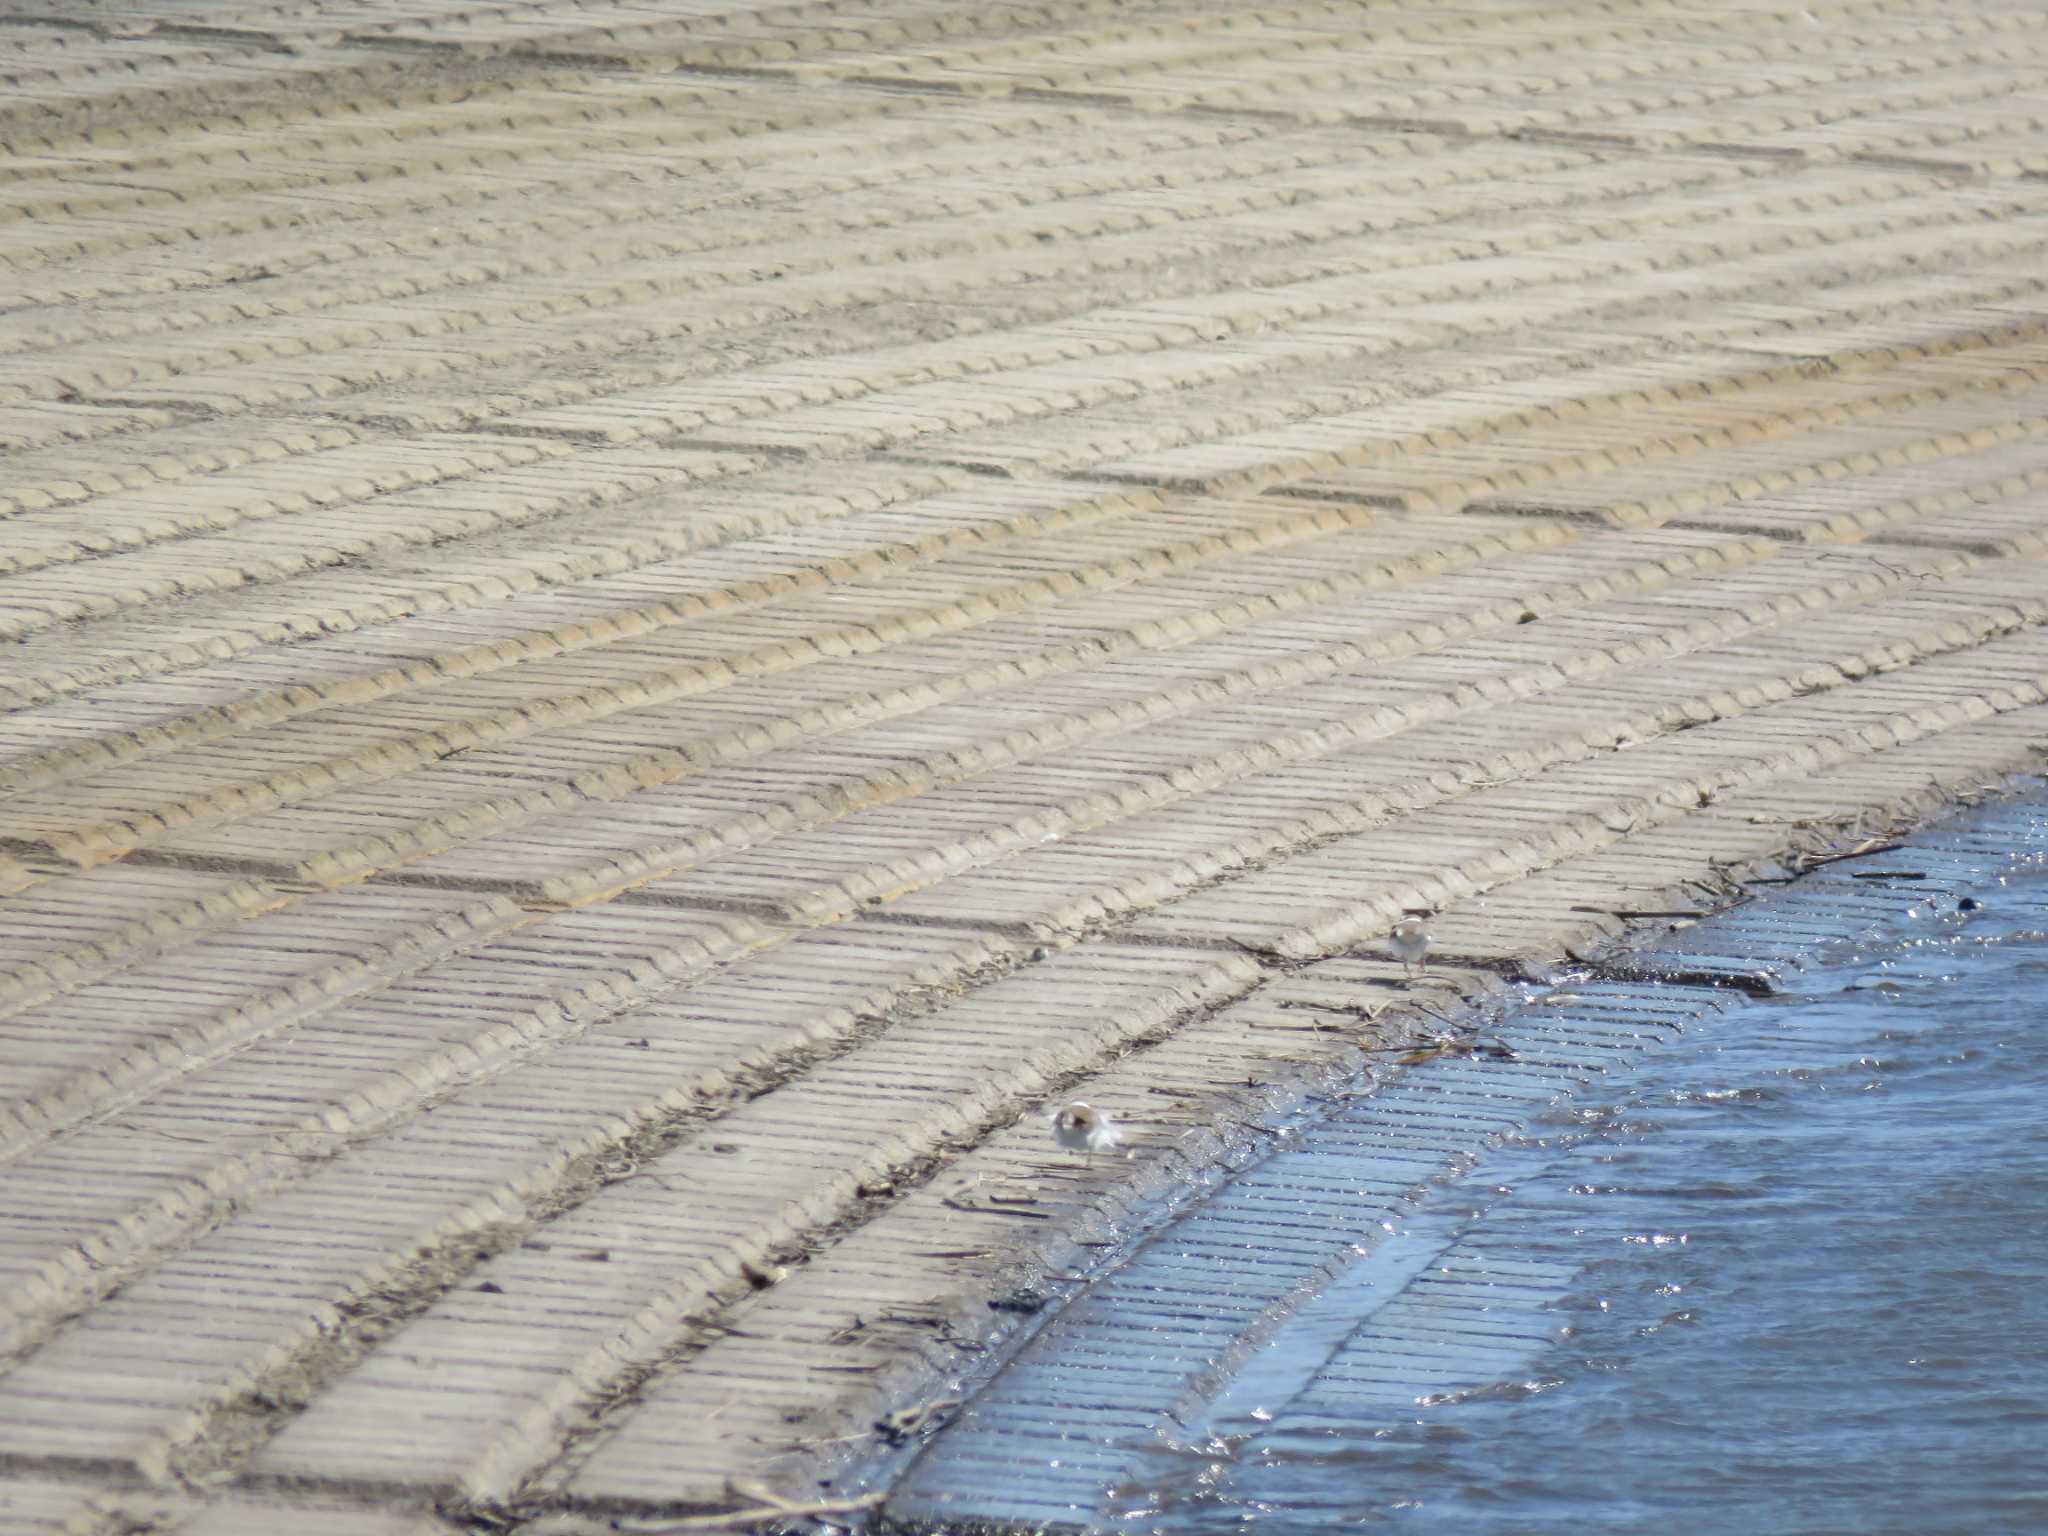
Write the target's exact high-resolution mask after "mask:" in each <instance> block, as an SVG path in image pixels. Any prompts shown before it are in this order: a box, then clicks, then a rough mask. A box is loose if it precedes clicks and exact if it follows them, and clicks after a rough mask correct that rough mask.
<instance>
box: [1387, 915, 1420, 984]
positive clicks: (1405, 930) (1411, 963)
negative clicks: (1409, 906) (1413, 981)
mask: <svg viewBox="0 0 2048 1536" xmlns="http://www.w3.org/2000/svg"><path fill="white" fill-rule="evenodd" d="M1387 948H1389V949H1391V950H1392V951H1393V952H1394V958H1395V959H1396V960H1399V961H1400V962H1401V968H1402V969H1403V970H1405V971H1407V972H1408V973H1409V974H1410V975H1418V974H1420V973H1421V972H1422V971H1424V970H1427V969H1428V967H1429V930H1428V929H1427V928H1425V927H1423V926H1422V919H1421V918H1419V917H1404V918H1402V919H1401V921H1400V922H1398V923H1396V924H1394V928H1393V931H1392V932H1391V933H1389V934H1388V935H1387Z"/></svg>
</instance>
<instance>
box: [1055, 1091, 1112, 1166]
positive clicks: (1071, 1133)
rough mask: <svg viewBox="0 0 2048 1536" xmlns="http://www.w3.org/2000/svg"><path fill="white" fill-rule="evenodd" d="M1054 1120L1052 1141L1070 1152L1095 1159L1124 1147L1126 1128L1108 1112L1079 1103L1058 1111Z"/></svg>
mask: <svg viewBox="0 0 2048 1536" xmlns="http://www.w3.org/2000/svg"><path fill="white" fill-rule="evenodd" d="M1051 1118H1052V1139H1053V1140H1054V1141H1057V1142H1058V1143H1059V1144H1060V1145H1061V1146H1063V1147H1065V1148H1066V1149H1067V1150H1068V1151H1069V1152H1079V1153H1081V1154H1082V1155H1083V1156H1084V1157H1089V1158H1093V1157H1094V1156H1095V1154H1096V1153H1098V1152H1107V1151H1109V1150H1110V1149H1111V1148H1112V1147H1120V1146H1122V1145H1123V1141H1124V1132H1123V1127H1122V1126H1120V1125H1118V1124H1117V1123H1116V1120H1115V1118H1114V1117H1113V1116H1111V1115H1110V1113H1109V1112H1108V1111H1107V1110H1103V1109H1092V1108H1090V1107H1089V1106H1088V1105H1086V1104H1082V1103H1079V1102H1076V1103H1073V1104H1069V1105H1067V1106H1066V1107H1065V1108H1064V1109H1061V1110H1057V1111H1055V1112H1054V1114H1053V1115H1052V1117H1051Z"/></svg>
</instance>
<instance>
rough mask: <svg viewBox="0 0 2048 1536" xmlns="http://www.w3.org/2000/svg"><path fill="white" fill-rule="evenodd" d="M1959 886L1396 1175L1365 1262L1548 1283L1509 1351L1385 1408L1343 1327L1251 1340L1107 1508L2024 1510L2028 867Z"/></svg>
mask: <svg viewBox="0 0 2048 1536" xmlns="http://www.w3.org/2000/svg"><path fill="white" fill-rule="evenodd" d="M1984 894H1985V897H1986V906H1985V908H1984V909H1983V910H1981V911H1979V912H1975V913H1971V914H1968V915H1959V914H1956V913H1954V912H1953V911H1949V912H1944V913H1940V914H1936V913H1933V912H1931V911H1930V912H1922V913H1920V914H1919V915H1918V917H1917V920H1916V923H1915V934H1914V936H1913V937H1911V938H1909V939H1907V940H1905V941H1904V942H1901V943H1898V944H1895V945H1890V946H1888V947H1885V948H1883V949H1872V950H1868V951H1865V952H1862V953H1859V954H1854V955H1848V956H1844V957H1842V958H1841V959H1840V960H1839V962H1838V963H1834V964H1831V965H1829V966H1827V967H1825V968H1822V969H1819V970H1815V971H1811V972H1807V973H1804V974H1802V975H1800V976H1798V977H1796V978H1794V979H1793V980H1792V982H1791V983H1790V985H1792V986H1793V987H1794V988H1796V991H1795V992H1794V993H1793V994H1792V995H1789V996H1785V997H1781V998H1779V999H1775V1000H1771V1001H1768V1002H1762V1003H1759V1004H1757V1005H1755V1006H1754V1007H1752V1008H1745V1009H1743V1010H1741V1017H1740V1019H1739V1021H1734V1022H1731V1025H1730V1026H1729V1027H1725V1028H1721V1029H1718V1030H1704V1031H1701V1032H1699V1033H1698V1035H1697V1037H1695V1038H1691V1039H1688V1040H1686V1041H1684V1042H1682V1043H1680V1044H1678V1045H1677V1046H1675V1047H1673V1048H1671V1049H1669V1050H1666V1051H1662V1052H1656V1053H1652V1054H1651V1055H1650V1056H1649V1057H1647V1058H1646V1059H1645V1060H1644V1061H1643V1062H1642V1064H1641V1065H1640V1066H1639V1067H1638V1068H1636V1069H1634V1070H1631V1071H1628V1072H1625V1073H1618V1074H1616V1075H1615V1076H1614V1077H1612V1078H1611V1079H1609V1080H1607V1081H1606V1082H1604V1083H1603V1084H1601V1085H1600V1086H1599V1087H1596V1088H1594V1089H1593V1090H1591V1091H1590V1092H1588V1093H1585V1094H1582V1095H1580V1096H1579V1097H1577V1098H1575V1099H1573V1100H1572V1101H1570V1104H1569V1106H1568V1107H1567V1108H1564V1109H1562V1110H1560V1111H1559V1112H1558V1113H1557V1114H1555V1115H1554V1116H1552V1117H1550V1118H1547V1119H1543V1120H1539V1121H1537V1122H1535V1123H1534V1124H1532V1125H1531V1126H1530V1127H1529V1130H1528V1132H1527V1133H1526V1134H1525V1135H1523V1136H1521V1137H1518V1138H1515V1139H1513V1140H1511V1141H1510V1142H1508V1143H1506V1144H1505V1145H1503V1146H1501V1147H1500V1148H1499V1149H1498V1150H1497V1151H1496V1152H1493V1153H1490V1154H1488V1156H1487V1157H1486V1158H1485V1160H1484V1161H1483V1162H1482V1163H1481V1164H1480V1165H1479V1166H1478V1167H1477V1168H1476V1169H1475V1170H1474V1171H1473V1173H1472V1174H1471V1175H1469V1176H1468V1177H1466V1178H1464V1179H1461V1180H1459V1181H1458V1182H1457V1183H1455V1184H1453V1185H1449V1186H1445V1187H1444V1188H1441V1189H1439V1190H1436V1191H1434V1192H1433V1193H1432V1194H1431V1195H1430V1196H1429V1197H1428V1198H1427V1199H1425V1200H1424V1201H1423V1203H1422V1204H1421V1206H1420V1207H1419V1208H1418V1209H1417V1211H1416V1213H1415V1215H1414V1217H1413V1219H1412V1220H1411V1221H1410V1222H1409V1224H1408V1226H1409V1228H1410V1230H1409V1231H1408V1232H1406V1233H1403V1234H1396V1235H1395V1236H1394V1237H1393V1238H1392V1239H1391V1240H1390V1242H1389V1244H1388V1249H1389V1252H1390V1253H1393V1254H1396V1255H1398V1251H1399V1249H1400V1247H1401V1244H1402V1243H1403V1242H1404V1241H1409V1240H1412V1241H1413V1242H1414V1243H1415V1244H1416V1245H1417V1246H1418V1250H1419V1251H1427V1252H1430V1253H1434V1252H1437V1251H1439V1250H1440V1249H1441V1248H1442V1245H1443V1241H1444V1239H1445V1237H1446V1236H1447V1235H1448V1236H1449V1237H1450V1238H1451V1239H1452V1240H1453V1241H1461V1242H1463V1241H1469V1242H1471V1243H1475V1244H1478V1245H1479V1246H1480V1247H1481V1248H1482V1249H1483V1250H1484V1252H1485V1253H1486V1254H1487V1255H1488V1256H1489V1257H1490V1258H1492V1259H1496V1260H1501V1261H1503V1262H1506V1263H1508V1264H1515V1263H1523V1264H1526V1266H1527V1269H1528V1272H1529V1273H1530V1274H1531V1275H1534V1276H1547V1277H1551V1279H1550V1281H1549V1283H1536V1284H1534V1288H1533V1289H1532V1291H1531V1293H1530V1295H1529V1296H1528V1297H1527V1298H1526V1299H1525V1300H1524V1302H1523V1303H1521V1304H1519V1305H1517V1304H1509V1305H1506V1306H1505V1307H1504V1308H1503V1309H1502V1310H1501V1314H1500V1316H1501V1321H1500V1322H1499V1324H1498V1330H1499V1338H1498V1339H1496V1340H1494V1341H1493V1344H1492V1345H1491V1346H1490V1347H1495V1348H1505V1349H1507V1350H1509V1351H1510V1352H1515V1351H1520V1352H1523V1353H1526V1359H1523V1360H1520V1361H1517V1362H1515V1363H1513V1365H1512V1366H1511V1368H1505V1369H1501V1370H1499V1372H1498V1374H1497V1375H1496V1377H1495V1379H1494V1380H1492V1382H1491V1383H1490V1384H1489V1385H1485V1386H1481V1387H1478V1388H1476V1389H1472V1390H1466V1391H1459V1392H1455V1393H1450V1394H1445V1395H1444V1396H1442V1397H1441V1398H1438V1399H1433V1400H1424V1401H1419V1402H1418V1401H1413V1400H1409V1401H1406V1402H1404V1403H1402V1404H1401V1405H1400V1406H1399V1407H1398V1408H1389V1407H1388V1406H1387V1405H1386V1404H1385V1403H1384V1402H1383V1401H1382V1402H1380V1403H1378V1404H1375V1403H1374V1402H1373V1401H1371V1399H1370V1394H1369V1393H1366V1394H1363V1395H1361V1396H1359V1397H1356V1398H1347V1397H1346V1396H1345V1392H1344V1389H1343V1383H1342V1382H1341V1381H1339V1382H1338V1384H1337V1386H1336V1387H1335V1388H1332V1387H1331V1385H1330V1382H1331V1379H1332V1377H1333V1374H1334V1375H1335V1376H1338V1377H1341V1376H1342V1374H1343V1373H1342V1371H1341V1370H1339V1371H1336V1372H1334V1373H1333V1372H1332V1369H1331V1360H1332V1355H1331V1351H1332V1348H1333V1346H1336V1345H1337V1341H1338V1340H1339V1339H1341V1338H1342V1336H1343V1330H1342V1329H1341V1328H1340V1329H1339V1330H1338V1331H1337V1332H1336V1333H1335V1334H1334V1335H1333V1333H1332V1331H1331V1330H1330V1328H1329V1327H1327V1326H1323V1327H1314V1326H1305V1327H1303V1328H1301V1329H1298V1330H1296V1331H1295V1333H1294V1334H1292V1335H1283V1337H1282V1338H1281V1339H1280V1340H1279V1341H1278V1347H1279V1351H1280V1353H1279V1355H1278V1356H1277V1357H1276V1358H1273V1359H1268V1360H1265V1361H1262V1362H1260V1363H1259V1365H1258V1366H1257V1367H1255V1368H1254V1369H1253V1370H1251V1371H1250V1372H1248V1373H1247V1375H1246V1376H1245V1377H1244V1379H1243V1380H1242V1381H1241V1383H1240V1385H1239V1386H1238V1388H1236V1389H1235V1390H1234V1391H1233V1392H1232V1394H1231V1395H1230V1396H1229V1397H1228V1398H1227V1399H1226V1400H1225V1401H1224V1402H1223V1403H1222V1404H1221V1405H1220V1406H1219V1410H1218V1413H1217V1415H1216V1416H1215V1417H1214V1418H1213V1419H1212V1420H1211V1421H1210V1422H1209V1423H1207V1424H1205V1425H1198V1426H1193V1428H1194V1429H1195V1430H1196V1431H1197V1433H1194V1434H1191V1436H1190V1438H1189V1441H1188V1446H1189V1449H1188V1450H1187V1452H1186V1453H1185V1454H1183V1455H1179V1456H1168V1457H1161V1458H1158V1459H1155V1460H1154V1461H1153V1462H1152V1463H1151V1465H1150V1466H1149V1467H1148V1469H1147V1471H1146V1474H1145V1477H1144V1479H1143V1480H1142V1481H1141V1482H1140V1483H1139V1484H1136V1485H1130V1486H1127V1487H1126V1488H1125V1489H1124V1490H1123V1494H1124V1496H1123V1497H1122V1498H1120V1499H1119V1501H1118V1504H1119V1506H1120V1510H1121V1513H1122V1515H1123V1521H1122V1524H1123V1526H1124V1528H1125V1529H1128V1530H1132V1531H1157V1532H1162V1533H1167V1536H1208V1533H1214V1532H1222V1531H1245V1530H1250V1531H1262V1532H1273V1533H1295V1532H1321V1531H1333V1530H1349V1529H1368V1530H1377V1529H1412V1530H1418V1531H1455V1532H1459V1533H1461V1536H1464V1533H1478V1536H1491V1533H1509V1532H1514V1533H1528V1532H1547V1531H1570V1532H1574V1533H1582V1532H1639V1531H1643V1530H1646V1529H1651V1528H1653V1527H1656V1526H1658V1525H1660V1524H1663V1523H1665V1522H1667V1521H1671V1520H1674V1519H1678V1520H1683V1521H1685V1522H1687V1523H1688V1524H1689V1525H1691V1526H1692V1527H1694V1528H1695V1529H1697V1530H1699V1531H1701V1532H1702V1533H1703V1536H1713V1533H1721V1532H1757V1533H1767V1532H1801V1533H1816V1532H1835V1531H1840V1532H1902V1533H1903V1532H1913V1533H1916V1536H1926V1533H1935V1532H2023V1531H2032V1530H2048V1456H2044V1452H2048V932H2044V931H2043V930H2044V929H2048V880H2044V879H2043V878H2041V877H2040V876H2039V875H2028V876H2014V877H2011V878H2010V879H2009V880H2008V881H2007V882H2006V884H2005V885H2004V886H2002V887H1999V888H1995V889H1992V890H1990V891H1987V892H1985V893H1984ZM1363 1294H1364V1293H1361V1295H1363ZM1335 1302H1336V1304H1341V1303H1342V1298H1341V1297H1340V1298H1336V1299H1335ZM1370 1304H1371V1303H1370V1301H1369V1300H1367V1301H1362V1302H1361V1306H1369V1305H1370ZM1325 1305H1326V1310H1327V1305H1328V1303H1326V1304H1325ZM1352 1321H1355V1319H1354V1320H1352ZM1326 1322H1327V1319H1326ZM1518 1340H1519V1341H1522V1342H1515V1341H1518ZM1289 1349H1292V1350H1293V1351H1295V1353H1296V1354H1297V1355H1301V1356H1304V1357H1305V1358H1297V1359H1289V1358H1288V1357H1287V1351H1288V1350H1289ZM1336 1353H1337V1354H1338V1355H1339V1356H1341V1354H1342V1348H1341V1346H1340V1347H1337V1349H1336ZM1307 1356H1313V1357H1312V1358H1306V1357H1307ZM1312 1382H1313V1383H1314V1385H1313V1386H1312V1387H1311V1385H1310V1384H1311V1383H1312Z"/></svg>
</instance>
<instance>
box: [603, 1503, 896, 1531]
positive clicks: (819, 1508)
mask: <svg viewBox="0 0 2048 1536" xmlns="http://www.w3.org/2000/svg"><path fill="white" fill-rule="evenodd" d="M887 1497H888V1495H887V1494H882V1493H864V1494H862V1495H861V1496H860V1497H859V1498H855V1499H819V1500H817V1501H816V1502H814V1503H810V1504H783V1503H779V1502H778V1503H774V1504H757V1505H755V1506H754V1507H753V1508H752V1509H729V1510H725V1511H723V1512H721V1513H719V1514H715V1515H690V1516H688V1517H687V1518H685V1519H682V1520H665V1521H663V1522H662V1523H661V1524H659V1525H614V1526H613V1527H612V1529H613V1530H615V1531H624V1532H627V1533H628V1536H689V1533H690V1532H693V1531H729V1530H733V1529H735V1528H736V1527H740V1526H749V1525H766V1524H767V1523H768V1522H769V1521H771V1520H815V1519H818V1518H820V1517H823V1516H827V1515H857V1514H859V1513H861V1512H862V1511H863V1510H869V1509H873V1508H875V1507H876V1506H877V1505H879V1504H880V1503H881V1502H882V1500H883V1499H885V1498H887Z"/></svg>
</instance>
